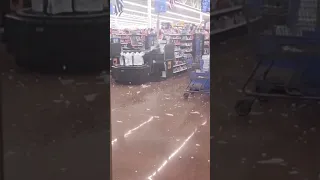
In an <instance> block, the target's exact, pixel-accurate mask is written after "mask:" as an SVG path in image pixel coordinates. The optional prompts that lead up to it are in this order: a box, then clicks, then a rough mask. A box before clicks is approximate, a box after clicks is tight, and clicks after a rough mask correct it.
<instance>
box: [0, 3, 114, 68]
mask: <svg viewBox="0 0 320 180" xmlns="http://www.w3.org/2000/svg"><path fill="white" fill-rule="evenodd" d="M109 16H110V15H109V13H108V12H92V13H67V14H58V15H48V14H46V13H35V12H33V11H32V10H31V9H22V10H19V11H17V12H14V13H11V14H8V15H6V18H5V30H4V41H5V43H6V44H7V49H8V51H9V52H10V53H11V54H13V55H14V57H15V60H16V63H17V65H19V66H22V67H26V66H42V65H44V66H48V65H50V66H51V65H61V64H63V65H69V66H83V67H89V66H95V67H99V68H101V69H109V68H110V61H109V50H110V49H109V45H110V41H109V38H110V34H109V30H110V25H109V23H110V22H109Z"/></svg>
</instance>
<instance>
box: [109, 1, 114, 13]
mask: <svg viewBox="0 0 320 180" xmlns="http://www.w3.org/2000/svg"><path fill="white" fill-rule="evenodd" d="M114 13H115V12H114V6H113V5H112V4H111V3H110V14H114Z"/></svg>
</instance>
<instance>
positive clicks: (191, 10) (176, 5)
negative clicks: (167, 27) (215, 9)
mask: <svg viewBox="0 0 320 180" xmlns="http://www.w3.org/2000/svg"><path fill="white" fill-rule="evenodd" d="M174 6H175V7H177V8H180V9H184V10H186V11H190V12H195V13H199V14H201V15H202V16H207V17H210V14H207V13H203V12H201V11H200V9H197V10H196V9H190V8H187V7H185V6H182V5H180V4H175V5H174Z"/></svg>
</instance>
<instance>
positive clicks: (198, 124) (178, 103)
mask: <svg viewBox="0 0 320 180" xmlns="http://www.w3.org/2000/svg"><path fill="white" fill-rule="evenodd" d="M187 83H188V79H187V78H186V76H181V77H177V78H174V79H170V80H167V81H163V82H160V83H159V82H157V83H150V84H147V85H142V86H119V85H114V86H113V87H112V88H111V95H112V98H111V104H112V107H111V108H112V115H111V123H112V142H113V144H112V148H113V150H112V164H113V179H114V180H118V179H119V180H122V179H132V180H140V179H150V180H151V179H153V180H174V179H190V180H192V179H204V180H205V179H210V173H209V172H210V121H209V118H210V117H209V112H210V106H209V101H210V99H209V96H208V95H203V96H201V95H194V96H192V97H190V99H188V100H185V99H184V98H183V96H182V94H183V92H184V90H185V88H186V85H187Z"/></svg>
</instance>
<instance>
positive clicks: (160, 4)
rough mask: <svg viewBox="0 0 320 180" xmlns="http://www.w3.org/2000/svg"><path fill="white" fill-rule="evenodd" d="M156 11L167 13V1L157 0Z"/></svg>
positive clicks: (155, 3)
mask: <svg viewBox="0 0 320 180" xmlns="http://www.w3.org/2000/svg"><path fill="white" fill-rule="evenodd" d="M154 6H155V7H154V9H155V12H156V13H164V12H167V1H166V0H155V2H154Z"/></svg>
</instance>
